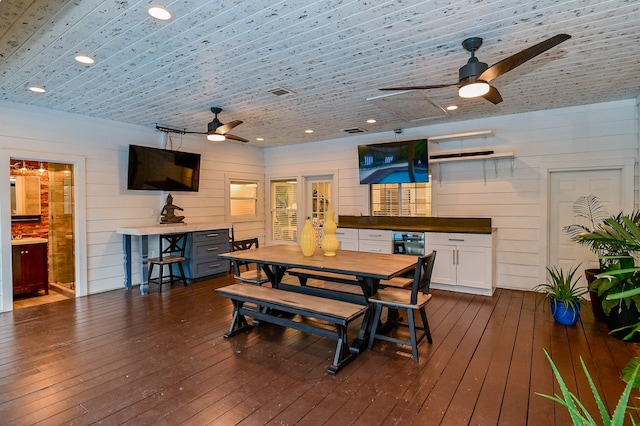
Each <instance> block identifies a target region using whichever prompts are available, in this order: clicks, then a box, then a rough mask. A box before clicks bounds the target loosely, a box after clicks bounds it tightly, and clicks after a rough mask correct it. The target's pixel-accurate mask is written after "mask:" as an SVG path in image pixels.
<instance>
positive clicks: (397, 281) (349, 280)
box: [287, 268, 413, 288]
mask: <svg viewBox="0 0 640 426" xmlns="http://www.w3.org/2000/svg"><path fill="white" fill-rule="evenodd" d="M287 274H289V275H292V276H294V277H298V279H299V280H300V285H302V286H305V285H307V280H308V279H309V278H311V279H316V280H326V281H332V282H337V283H342V284H349V285H354V284H355V285H357V284H358V280H357V279H356V278H355V277H353V276H350V275H344V274H336V273H334V272H325V271H313V270H309V269H302V268H291V269H288V270H287ZM411 283H413V278H405V277H395V278H391V279H390V280H380V287H396V288H406V287H409V286H410V285H411Z"/></svg>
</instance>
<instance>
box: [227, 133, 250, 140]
mask: <svg viewBox="0 0 640 426" xmlns="http://www.w3.org/2000/svg"><path fill="white" fill-rule="evenodd" d="M224 137H225V138H227V139H233V140H234V141H240V142H249V141H248V140H247V139H245V138H241V137H240V136H234V135H230V134H228V133H227V134H225V135H224Z"/></svg>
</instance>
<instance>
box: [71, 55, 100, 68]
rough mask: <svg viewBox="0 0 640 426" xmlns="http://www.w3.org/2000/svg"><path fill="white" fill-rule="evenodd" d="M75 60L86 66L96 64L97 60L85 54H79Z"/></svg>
mask: <svg viewBox="0 0 640 426" xmlns="http://www.w3.org/2000/svg"><path fill="white" fill-rule="evenodd" d="M75 60H76V61H78V62H80V63H81V64H85V65H92V64H95V63H96V60H95V59H93V58H92V57H91V56H89V55H85V54H84V53H78V54H77V55H76V56H75Z"/></svg>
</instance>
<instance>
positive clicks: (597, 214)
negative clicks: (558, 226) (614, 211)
mask: <svg viewBox="0 0 640 426" xmlns="http://www.w3.org/2000/svg"><path fill="white" fill-rule="evenodd" d="M573 214H574V216H575V217H576V218H579V219H580V220H581V222H582V223H576V224H573V225H567V226H565V227H563V228H562V230H563V231H564V232H565V233H566V234H567V235H569V237H570V238H571V240H572V241H575V242H577V243H579V244H581V243H582V242H581V241H580V239H579V236H580V235H582V234H585V233H590V232H593V231H595V229H596V226H597V225H599V224H601V223H602V222H603V221H604V220H605V219H606V218H607V217H609V214H608V213H607V211H606V206H605V205H604V203H602V201H600V199H599V198H598V197H596V196H595V195H584V196H581V197H578V199H577V200H576V201H575V203H573ZM595 254H596V255H597V256H598V263H599V266H600V267H599V268H588V269H585V270H584V275H585V279H586V280H587V285H588V286H591V283H593V282H594V281H595V280H596V279H597V276H598V274H599V273H601V272H603V271H604V270H605V267H606V261H605V260H604V259H603V257H602V256H604V255H606V254H607V253H605V252H604V251H603V250H602V249H598V250H597V252H596V253H595ZM589 301H590V302H591V310H592V311H593V316H594V317H595V319H596V320H598V321H603V322H605V321H606V320H607V316H606V315H605V314H604V311H603V309H602V297H600V296H599V295H598V292H597V291H595V290H591V289H590V290H589Z"/></svg>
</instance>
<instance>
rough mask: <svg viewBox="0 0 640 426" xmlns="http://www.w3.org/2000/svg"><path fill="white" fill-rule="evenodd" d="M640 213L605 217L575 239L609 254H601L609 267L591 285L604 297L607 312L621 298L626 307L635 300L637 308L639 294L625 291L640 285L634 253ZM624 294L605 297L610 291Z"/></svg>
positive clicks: (638, 240) (639, 249)
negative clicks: (616, 297) (615, 297)
mask: <svg viewBox="0 0 640 426" xmlns="http://www.w3.org/2000/svg"><path fill="white" fill-rule="evenodd" d="M639 220H640V212H634V213H633V214H631V215H625V214H622V213H621V214H618V215H617V216H613V217H610V218H607V219H605V221H604V222H603V223H602V224H601V225H598V226H597V229H595V230H594V231H593V232H588V233H584V234H580V235H578V237H577V241H578V242H580V243H581V244H585V245H589V246H590V247H592V249H594V250H603V251H604V252H606V253H608V254H607V255H601V258H602V259H604V260H606V261H607V262H608V264H609V266H608V267H607V268H606V270H605V271H604V272H603V273H601V274H599V275H598V279H597V280H596V281H594V282H593V283H592V284H591V288H592V289H594V290H596V291H597V292H598V294H600V296H602V297H603V298H605V300H604V301H603V304H602V307H603V309H604V311H605V313H608V312H609V311H610V310H611V309H612V308H613V307H615V306H617V305H618V304H619V303H621V302H620V300H622V301H623V302H624V303H626V305H627V306H628V307H630V306H631V303H632V302H634V303H635V304H636V306H637V307H640V294H637V293H625V292H627V291H629V290H632V289H635V288H640V268H639V267H637V266H636V265H635V259H634V257H633V254H635V253H638V252H640V226H638V221H639ZM617 293H622V294H625V296H623V297H622V298H621V299H612V298H607V296H608V295H610V294H617Z"/></svg>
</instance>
